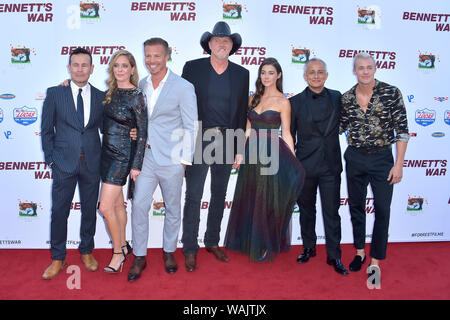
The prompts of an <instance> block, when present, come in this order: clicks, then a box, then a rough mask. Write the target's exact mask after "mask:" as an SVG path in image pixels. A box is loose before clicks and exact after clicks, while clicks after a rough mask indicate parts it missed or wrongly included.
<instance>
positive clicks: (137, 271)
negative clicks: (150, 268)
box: [128, 257, 147, 282]
mask: <svg viewBox="0 0 450 320" xmlns="http://www.w3.org/2000/svg"><path fill="white" fill-rule="evenodd" d="M146 266H147V261H146V260H145V257H135V258H134V261H133V263H132V264H131V268H130V271H129V272H128V281H130V282H133V281H136V280H137V279H139V278H140V277H141V274H142V270H144V269H145V267H146Z"/></svg>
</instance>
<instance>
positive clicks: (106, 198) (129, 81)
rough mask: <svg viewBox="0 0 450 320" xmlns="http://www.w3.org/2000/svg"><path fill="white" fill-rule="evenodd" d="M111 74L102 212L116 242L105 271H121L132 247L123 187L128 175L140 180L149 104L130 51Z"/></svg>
mask: <svg viewBox="0 0 450 320" xmlns="http://www.w3.org/2000/svg"><path fill="white" fill-rule="evenodd" d="M108 73H109V78H108V80H107V81H106V83H107V84H108V87H109V90H108V92H107V93H106V98H105V101H103V104H104V105H105V106H104V111H103V117H104V119H103V144H102V160H101V177H102V182H103V184H102V192H101V196H100V212H101V213H102V214H103V216H104V217H105V219H106V223H107V226H108V231H109V234H110V236H111V239H112V242H113V256H112V259H111V262H110V263H109V265H108V266H107V267H105V268H104V269H103V271H105V272H108V273H117V272H118V271H119V267H120V271H122V266H123V262H124V261H125V259H126V255H128V254H130V250H131V248H130V246H129V245H128V243H127V242H126V237H125V230H126V224H127V212H126V209H125V206H124V197H123V190H122V187H123V186H124V185H125V183H126V180H127V177H128V174H130V177H131V179H133V180H136V177H137V176H138V175H139V174H140V172H141V168H142V162H143V160H144V151H145V144H146V142H147V107H146V101H145V96H144V94H143V92H142V91H141V90H140V89H139V88H137V84H138V81H139V76H138V73H137V70H136V61H135V59H134V57H133V55H132V54H131V53H130V52H128V51H126V50H120V51H117V52H116V53H115V54H114V56H113V57H112V58H111V62H110V64H109V68H108ZM132 128H137V140H136V141H132V140H131V138H130V130H131V129H132Z"/></svg>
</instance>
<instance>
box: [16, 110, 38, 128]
mask: <svg viewBox="0 0 450 320" xmlns="http://www.w3.org/2000/svg"><path fill="white" fill-rule="evenodd" d="M13 113H14V121H15V122H17V123H18V124H21V125H23V126H28V125H30V124H32V123H35V122H36V120H37V118H38V117H37V109H36V108H29V107H27V106H23V107H22V108H15V109H14V110H13Z"/></svg>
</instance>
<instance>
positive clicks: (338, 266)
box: [327, 258, 348, 275]
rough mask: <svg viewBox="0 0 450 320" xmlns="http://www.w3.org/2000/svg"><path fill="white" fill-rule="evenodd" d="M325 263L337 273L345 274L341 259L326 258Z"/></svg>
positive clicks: (345, 270) (346, 272)
mask: <svg viewBox="0 0 450 320" xmlns="http://www.w3.org/2000/svg"><path fill="white" fill-rule="evenodd" d="M327 263H328V264H329V265H330V266H333V267H334V271H336V272H337V273H339V274H343V275H347V274H348V271H347V269H345V266H344V265H343V264H342V261H341V259H331V258H327Z"/></svg>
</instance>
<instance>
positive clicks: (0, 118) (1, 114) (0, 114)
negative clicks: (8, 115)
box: [0, 108, 3, 123]
mask: <svg viewBox="0 0 450 320" xmlns="http://www.w3.org/2000/svg"><path fill="white" fill-rule="evenodd" d="M2 122H3V110H2V109H1V108H0V123H2Z"/></svg>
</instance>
